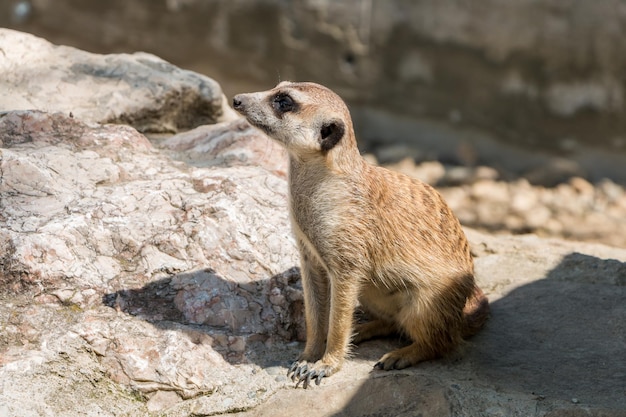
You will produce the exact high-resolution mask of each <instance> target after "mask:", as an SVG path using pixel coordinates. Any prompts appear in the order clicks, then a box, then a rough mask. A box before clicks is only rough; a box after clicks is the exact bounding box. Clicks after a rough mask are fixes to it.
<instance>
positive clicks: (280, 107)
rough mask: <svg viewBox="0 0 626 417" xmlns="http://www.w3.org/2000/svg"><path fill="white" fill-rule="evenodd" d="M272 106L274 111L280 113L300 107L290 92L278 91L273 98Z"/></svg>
mask: <svg viewBox="0 0 626 417" xmlns="http://www.w3.org/2000/svg"><path fill="white" fill-rule="evenodd" d="M272 107H273V108H274V111H275V112H276V113H277V114H278V115H282V114H283V113H287V112H290V111H296V110H297V109H298V105H297V104H296V102H295V101H294V100H293V99H292V98H291V96H290V95H289V94H286V93H278V94H276V95H275V96H274V97H273V98H272Z"/></svg>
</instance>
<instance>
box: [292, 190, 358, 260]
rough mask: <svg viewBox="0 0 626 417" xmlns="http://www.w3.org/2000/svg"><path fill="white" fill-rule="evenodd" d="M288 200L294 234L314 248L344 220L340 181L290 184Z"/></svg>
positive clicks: (344, 197) (333, 232)
mask: <svg viewBox="0 0 626 417" xmlns="http://www.w3.org/2000/svg"><path fill="white" fill-rule="evenodd" d="M289 198H290V214H291V221H292V226H293V229H294V233H295V234H296V236H297V237H299V238H305V239H306V240H307V241H309V242H310V243H311V244H312V245H313V246H314V247H316V248H318V249H319V248H320V247H321V246H322V245H323V244H324V242H328V241H329V238H330V237H331V236H332V235H333V234H335V232H336V230H337V228H338V227H340V226H341V225H342V224H345V222H346V220H347V219H346V216H345V214H344V211H345V210H344V208H345V206H346V201H347V200H348V195H347V191H346V189H345V186H344V185H343V184H342V183H341V182H337V181H333V180H326V181H303V182H301V183H292V184H291V186H290V193H289Z"/></svg>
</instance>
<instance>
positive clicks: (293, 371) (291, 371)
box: [287, 361, 300, 376]
mask: <svg viewBox="0 0 626 417" xmlns="http://www.w3.org/2000/svg"><path fill="white" fill-rule="evenodd" d="M299 364H300V362H298V361H294V362H293V363H292V364H291V366H290V367H289V370H288V371H287V376H289V375H291V374H292V373H295V372H296V369H298V365H299Z"/></svg>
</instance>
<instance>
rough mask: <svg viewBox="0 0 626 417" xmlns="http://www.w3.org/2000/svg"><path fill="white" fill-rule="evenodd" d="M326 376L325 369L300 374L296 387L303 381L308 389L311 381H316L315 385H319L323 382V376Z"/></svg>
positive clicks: (303, 384) (303, 385)
mask: <svg viewBox="0 0 626 417" xmlns="http://www.w3.org/2000/svg"><path fill="white" fill-rule="evenodd" d="M325 376H326V372H324V371H316V370H310V371H308V372H304V373H303V374H301V375H300V378H299V379H298V382H296V388H298V386H299V385H300V383H302V388H304V389H307V388H308V387H309V386H310V385H311V381H315V385H319V384H320V383H321V382H322V378H324V377H325Z"/></svg>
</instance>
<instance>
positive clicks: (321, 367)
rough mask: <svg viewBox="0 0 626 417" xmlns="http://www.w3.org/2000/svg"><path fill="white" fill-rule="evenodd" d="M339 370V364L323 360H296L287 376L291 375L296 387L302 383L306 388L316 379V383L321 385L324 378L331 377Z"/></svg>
mask: <svg viewBox="0 0 626 417" xmlns="http://www.w3.org/2000/svg"><path fill="white" fill-rule="evenodd" d="M338 370H339V367H338V366H333V365H329V364H327V363H325V362H324V361H322V360H319V361H317V362H315V363H311V362H307V361H295V362H294V363H293V364H292V365H291V367H290V368H289V370H288V371H287V376H288V377H289V376H291V380H292V381H294V382H295V383H296V388H297V387H298V385H300V383H302V387H303V388H305V389H306V388H308V387H309V385H311V382H312V381H315V385H319V384H320V383H321V382H322V378H325V377H329V376H331V375H332V374H334V373H335V372H337V371H338Z"/></svg>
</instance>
